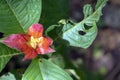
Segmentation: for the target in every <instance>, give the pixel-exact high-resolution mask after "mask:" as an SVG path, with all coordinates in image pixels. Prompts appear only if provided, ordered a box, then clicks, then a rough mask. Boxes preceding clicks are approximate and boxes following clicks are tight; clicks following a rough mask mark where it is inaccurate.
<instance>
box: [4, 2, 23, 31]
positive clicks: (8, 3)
mask: <svg viewBox="0 0 120 80" xmlns="http://www.w3.org/2000/svg"><path fill="white" fill-rule="evenodd" d="M5 1H6V3H7V5H8V6H9V8H10V10H11V11H12V13H13V15H14V16H15V18H16V20H17V22H18V24H19V25H20V26H21V29H22V30H23V32H25V31H24V29H23V27H22V24H20V21H19V20H18V18H17V16H16V15H15V12H14V10H13V9H12V7H11V5H10V3H9V2H8V1H7V0H5Z"/></svg>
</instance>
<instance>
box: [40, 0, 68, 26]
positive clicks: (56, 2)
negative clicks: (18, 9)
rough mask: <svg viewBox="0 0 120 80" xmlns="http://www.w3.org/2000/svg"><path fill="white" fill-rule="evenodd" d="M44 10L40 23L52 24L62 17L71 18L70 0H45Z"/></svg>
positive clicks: (43, 2)
mask: <svg viewBox="0 0 120 80" xmlns="http://www.w3.org/2000/svg"><path fill="white" fill-rule="evenodd" d="M42 4H43V9H42V10H43V11H42V16H41V21H40V23H42V24H44V25H45V26H47V27H48V26H50V25H52V24H55V23H57V22H58V21H59V20H60V19H68V18H69V15H68V14H69V0H43V1H42Z"/></svg>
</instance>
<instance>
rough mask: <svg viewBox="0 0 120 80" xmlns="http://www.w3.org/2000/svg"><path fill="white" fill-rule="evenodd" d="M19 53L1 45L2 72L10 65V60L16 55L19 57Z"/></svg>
mask: <svg viewBox="0 0 120 80" xmlns="http://www.w3.org/2000/svg"><path fill="white" fill-rule="evenodd" d="M18 54H20V53H18V51H16V50H14V49H11V48H9V47H7V46H6V45H4V44H2V43H0V72H1V71H2V69H3V68H4V67H5V65H6V64H7V63H8V61H9V60H10V58H11V57H12V56H14V55H18Z"/></svg>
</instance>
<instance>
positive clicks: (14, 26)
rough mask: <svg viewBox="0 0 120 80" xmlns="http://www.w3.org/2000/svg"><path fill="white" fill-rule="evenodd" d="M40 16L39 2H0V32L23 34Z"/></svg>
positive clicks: (32, 0) (2, 0) (30, 0)
mask: <svg viewBox="0 0 120 80" xmlns="http://www.w3.org/2000/svg"><path fill="white" fill-rule="evenodd" d="M40 15H41V0H0V24H1V25H0V32H3V33H5V34H13V33H24V32H26V31H27V29H28V27H29V26H31V24H33V23H37V22H38V21H39V18H40Z"/></svg>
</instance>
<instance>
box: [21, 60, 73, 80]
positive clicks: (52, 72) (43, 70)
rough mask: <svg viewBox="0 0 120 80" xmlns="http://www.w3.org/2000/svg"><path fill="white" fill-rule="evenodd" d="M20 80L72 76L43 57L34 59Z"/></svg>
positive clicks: (62, 79)
mask: <svg viewBox="0 0 120 80" xmlns="http://www.w3.org/2000/svg"><path fill="white" fill-rule="evenodd" d="M22 80H72V78H71V77H70V76H69V75H68V74H67V73H66V72H65V71H63V70H62V69H61V68H59V67H58V66H57V65H55V64H53V63H51V62H49V61H47V60H45V59H42V60H39V59H34V60H33V61H32V63H31V64H30V66H29V67H28V69H27V71H26V72H25V74H24V75H23V78H22Z"/></svg>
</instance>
